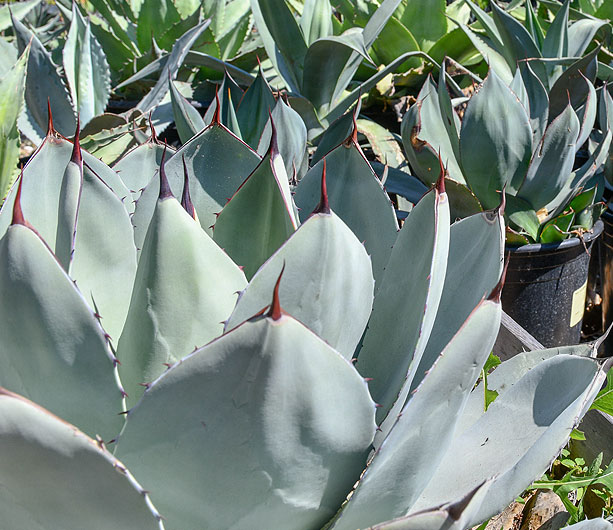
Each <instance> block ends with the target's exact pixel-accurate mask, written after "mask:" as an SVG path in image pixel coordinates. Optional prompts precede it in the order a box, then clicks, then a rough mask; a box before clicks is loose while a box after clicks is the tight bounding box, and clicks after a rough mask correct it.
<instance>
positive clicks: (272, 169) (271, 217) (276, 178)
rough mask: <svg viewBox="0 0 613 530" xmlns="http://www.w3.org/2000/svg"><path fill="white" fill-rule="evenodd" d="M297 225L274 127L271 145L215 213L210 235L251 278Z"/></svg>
mask: <svg viewBox="0 0 613 530" xmlns="http://www.w3.org/2000/svg"><path fill="white" fill-rule="evenodd" d="M296 228H298V218H297V215H296V212H295V206H294V201H293V200H292V196H291V193H290V189H289V181H288V178H287V173H286V172H285V166H284V164H283V160H282V158H281V156H280V155H279V150H278V146H277V138H276V133H275V131H274V130H273V133H272V137H271V141H270V147H269V148H268V152H267V153H266V155H264V158H262V161H261V162H260V164H259V165H258V167H256V168H255V169H254V170H253V173H251V175H249V176H248V177H247V179H246V180H245V181H244V182H243V183H242V184H241V186H240V187H239V188H238V190H237V191H236V193H235V194H234V195H233V196H232V198H231V199H230V202H228V204H226V205H225V206H224V208H223V209H222V210H221V212H220V213H219V215H218V217H217V221H216V222H215V227H214V229H213V239H214V240H215V242H216V243H217V244H218V245H219V246H220V247H222V248H223V249H224V250H225V251H226V252H227V253H228V254H229V255H230V257H231V258H232V259H233V260H234V262H235V263H237V264H238V265H240V266H241V267H244V270H245V275H246V276H247V278H251V277H252V276H253V275H254V274H255V272H256V271H257V270H258V269H259V268H260V266H261V265H262V264H263V263H264V262H265V261H266V260H267V259H268V258H269V257H270V256H271V255H272V254H273V253H274V252H275V250H277V249H278V248H279V247H280V246H281V245H282V244H283V243H284V242H285V240H286V239H287V238H288V237H289V236H290V235H291V234H293V233H294V231H295V230H296Z"/></svg>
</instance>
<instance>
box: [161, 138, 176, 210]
mask: <svg viewBox="0 0 613 530" xmlns="http://www.w3.org/2000/svg"><path fill="white" fill-rule="evenodd" d="M167 147H168V144H164V151H163V152H162V161H161V162H160V197H159V198H160V199H168V198H169V197H174V195H173V194H172V190H171V189H170V184H168V179H167V178H166V170H165V169H164V163H165V161H166V148H167Z"/></svg>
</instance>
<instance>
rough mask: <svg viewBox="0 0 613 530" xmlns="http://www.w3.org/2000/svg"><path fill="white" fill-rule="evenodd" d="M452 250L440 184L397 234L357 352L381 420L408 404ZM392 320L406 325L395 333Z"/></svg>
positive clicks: (447, 216) (445, 202)
mask: <svg viewBox="0 0 613 530" xmlns="http://www.w3.org/2000/svg"><path fill="white" fill-rule="evenodd" d="M448 251H449V202H448V200H447V195H446V194H445V193H444V190H440V191H439V189H436V188H435V189H433V190H431V191H430V192H429V193H428V194H426V195H425V196H424V197H423V198H422V200H421V201H419V202H418V203H417V205H416V206H415V207H414V208H413V210H412V211H411V213H410V214H409V217H408V218H407V219H406V221H405V222H404V225H403V226H402V229H401V230H400V232H399V233H398V237H397V239H396V242H395V243H394V247H393V249H392V252H391V255H390V258H389V261H388V263H387V265H386V267H385V271H384V273H383V279H382V280H381V283H380V285H379V286H378V288H377V291H376V294H375V302H374V305H373V312H372V315H371V317H370V322H369V324H368V329H367V331H366V334H365V337H364V340H363V344H362V348H361V349H360V352H359V354H358V361H357V364H356V367H357V369H358V370H359V371H360V373H361V374H362V375H363V376H364V377H371V378H373V380H372V381H371V382H370V385H369V388H370V392H371V394H372V396H373V399H374V400H375V401H376V402H377V403H378V404H379V405H380V408H379V410H378V413H377V417H378V423H381V421H382V420H383V419H384V418H385V417H386V416H388V414H390V411H391V410H392V407H393V406H395V407H396V408H397V410H396V411H395V414H393V413H392V414H391V416H393V419H394V420H395V416H396V414H398V413H399V412H400V409H401V408H402V406H403V405H404V401H405V399H406V397H407V394H408V386H409V385H410V380H411V379H412V378H413V375H414V373H415V370H416V369H417V366H418V365H419V361H420V359H421V356H422V354H423V352H424V350H425V348H426V345H427V343H428V337H429V336H430V332H431V330H432V327H433V325H434V320H435V318H436V313H437V309H438V306H439V302H440V298H441V295H442V290H443V284H444V281H445V273H446V270H447V254H448ZM392 321H395V322H402V325H401V326H399V327H398V330H397V333H394V334H392V335H390V334H389V323H390V322H392ZM407 381H409V383H407ZM402 394H403V395H402ZM399 396H400V397H399ZM392 422H393V420H392ZM389 427H391V425H388V428H389ZM385 434H387V433H384V434H383V436H384V435H385Z"/></svg>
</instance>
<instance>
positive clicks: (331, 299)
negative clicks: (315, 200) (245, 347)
mask: <svg viewBox="0 0 613 530" xmlns="http://www.w3.org/2000/svg"><path fill="white" fill-rule="evenodd" d="M281 269H283V271H284V272H283V278H284V281H283V282H282V283H281V286H280V291H279V292H280V296H281V299H282V300H283V307H284V308H285V310H286V311H288V312H289V313H290V314H292V315H293V316H294V318H296V319H297V320H299V321H300V322H302V323H303V324H304V325H305V326H306V327H308V328H309V329H310V330H311V331H313V332H314V333H316V334H317V335H318V336H319V337H321V338H322V339H324V340H325V341H326V342H327V343H328V344H329V345H330V346H332V347H333V348H334V349H335V350H337V351H338V352H339V353H340V354H341V355H343V357H345V358H346V359H348V360H351V358H352V357H353V355H354V352H355V349H356V346H357V344H358V342H359V341H360V338H361V337H362V334H363V333H364V329H365V328H366V323H367V322H368V318H369V317H370V311H371V309H372V301H373V291H374V279H373V276H372V267H371V264H370V258H369V257H368V255H367V254H366V250H365V249H364V246H363V245H362V243H361V242H360V241H359V240H358V239H357V238H356V237H355V236H354V235H353V233H352V232H351V230H349V228H348V227H347V225H345V223H343V221H342V220H341V219H340V218H339V217H337V216H336V214H334V213H333V212H332V211H331V210H330V209H329V207H326V202H325V200H324V201H323V202H322V205H321V206H320V208H318V209H317V210H316V212H315V213H313V215H311V217H309V219H308V220H307V221H305V222H304V223H303V224H302V225H301V226H300V227H299V228H298V230H296V232H295V233H294V234H292V235H291V236H290V238H289V239H288V240H287V241H286V242H285V243H284V244H283V245H282V246H281V247H280V248H279V249H278V250H277V251H276V252H275V253H274V254H273V255H272V256H271V257H270V259H269V260H268V261H266V263H264V265H262V267H261V268H260V269H259V270H258V272H257V273H256V274H255V276H254V277H253V278H252V279H251V282H249V285H248V286H247V288H246V289H245V291H244V292H242V293H240V295H239V299H238V302H237V304H236V307H235V309H234V311H233V312H232V315H231V316H230V318H229V319H228V322H227V323H226V330H230V329H233V328H235V327H236V326H237V325H239V324H240V323H241V322H243V321H245V320H247V319H248V318H250V317H251V316H253V315H255V314H256V313H257V312H258V311H260V310H261V309H262V308H263V307H265V306H266V305H267V304H268V303H269V301H270V300H269V298H270V293H271V291H272V289H273V287H274V285H275V282H276V280H277V277H278V275H279V271H280V270H281ZM347 308H351V311H347Z"/></svg>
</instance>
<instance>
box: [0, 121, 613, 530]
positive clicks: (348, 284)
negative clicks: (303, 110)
mask: <svg viewBox="0 0 613 530" xmlns="http://www.w3.org/2000/svg"><path fill="white" fill-rule="evenodd" d="M282 130H283V127H279V128H277V127H276V126H275V124H274V123H272V122H271V123H270V144H269V147H268V149H267V151H266V153H265V154H264V155H263V156H260V155H258V154H257V153H256V152H255V151H254V150H252V149H251V148H249V147H248V146H247V145H246V144H244V143H243V142H241V141H240V140H239V139H238V138H237V137H236V136H234V135H233V134H232V133H231V132H230V131H229V130H228V129H227V128H226V127H224V126H223V125H222V124H221V123H220V121H219V112H218V113H217V117H216V118H215V119H213V121H212V122H211V124H210V125H208V126H207V127H206V128H205V129H204V130H203V131H202V132H200V133H199V134H198V135H197V136H196V137H194V138H193V139H191V140H190V141H188V142H187V143H186V144H185V145H184V146H183V147H182V148H181V149H180V150H179V151H177V152H176V153H174V154H172V156H170V155H171V153H170V152H167V153H166V156H167V157H168V160H166V161H164V160H162V161H161V165H160V167H159V175H155V174H153V175H151V182H149V183H148V184H147V185H146V186H145V187H144V189H143V190H142V193H140V195H139V189H135V190H133V191H132V190H131V189H130V188H132V187H139V186H141V184H140V183H141V182H142V180H141V179H142V177H141V176H140V175H129V174H128V173H130V172H134V173H137V171H138V166H137V165H136V164H137V161H142V160H147V163H146V164H142V166H141V167H143V168H144V167H149V168H150V171H151V170H153V171H155V169H154V168H155V167H156V165H157V153H158V149H159V146H157V145H156V144H155V142H152V143H151V144H149V145H148V146H146V148H147V149H146V150H144V149H141V148H137V149H136V150H133V151H131V152H130V153H128V154H127V155H126V156H125V158H124V159H123V160H121V161H119V162H118V163H117V165H116V166H115V167H118V168H121V171H120V173H119V174H118V173H116V172H115V171H113V170H112V169H111V168H109V167H108V166H106V165H105V164H103V163H102V162H100V161H99V160H97V159H96V158H94V157H92V156H91V155H89V154H88V153H87V152H85V151H83V150H82V149H80V146H79V142H78V138H79V135H78V134H77V135H75V142H74V144H71V143H70V142H69V141H67V140H65V139H63V138H62V137H60V136H59V135H57V134H56V133H55V131H54V129H53V125H52V123H50V125H49V127H48V133H47V136H46V138H45V140H44V142H43V144H42V145H41V147H40V148H39V150H38V151H37V153H36V154H35V155H34V157H33V158H32V159H31V160H30V162H29V163H28V164H27V165H26V166H25V168H24V169H23V173H22V176H21V177H20V179H19V182H18V185H16V186H14V187H13V188H12V190H11V192H10V194H9V196H8V197H7V201H6V203H5V205H4V207H3V209H2V210H0V233H2V234H3V236H2V238H1V239H0V297H2V299H3V300H10V301H11V303H10V305H9V304H8V303H5V304H2V305H1V306H0V385H1V386H2V387H4V389H3V390H1V391H0V480H1V481H2V483H3V484H4V485H6V487H4V488H2V490H1V491H0V510H1V511H2V514H3V524H4V525H5V526H7V527H8V528H24V527H30V528H45V529H47V528H62V529H64V530H71V529H73V528H74V529H77V528H79V529H81V528H83V527H84V526H88V527H96V528H100V529H106V528H109V529H110V528H131V529H137V528H158V530H159V529H163V528H168V529H186V528H204V527H214V528H297V529H311V528H313V529H317V528H321V527H324V526H326V525H328V527H330V528H335V529H338V530H344V529H351V530H354V529H356V528H365V527H373V528H380V529H383V528H388V529H392V528H408V529H412V528H415V529H417V528H420V529H423V528H428V529H430V528H432V529H439V528H458V529H463V528H467V527H470V526H471V525H473V524H475V523H477V522H480V521H483V520H484V519H486V518H487V517H489V516H490V515H492V514H494V513H496V512H497V511H499V510H501V509H502V508H504V506H505V505H506V503H507V502H509V501H510V500H512V499H513V498H514V496H515V495H517V494H518V493H520V492H521V491H522V490H523V489H524V488H525V487H526V486H527V485H528V484H529V483H530V482H531V481H532V480H533V479H535V478H537V477H538V476H540V474H541V473H542V471H543V470H544V469H545V468H546V467H547V465H548V464H549V463H550V462H551V461H552V459H553V458H554V457H555V456H556V454H557V452H558V451H559V449H560V448H561V447H562V446H563V445H564V444H565V442H566V440H567V439H568V436H569V434H570V432H571V430H572V428H573V427H574V426H575V425H576V423H577V422H578V421H579V419H580V418H581V416H582V414H583V413H584V412H585V411H586V410H587V409H588V408H589V405H590V403H591V401H592V399H593V398H594V396H595V395H596V393H597V391H598V389H599V387H600V386H601V383H602V381H603V380H604V378H605V374H606V370H607V369H608V367H609V363H603V362H602V361H597V360H596V359H594V358H592V356H593V355H594V352H595V349H594V346H593V345H582V346H576V347H571V348H566V349H564V348H562V349H553V350H543V351H538V352H530V353H526V354H524V355H523V356H521V358H520V359H513V360H511V361H507V362H506V363H503V364H502V365H501V366H500V367H499V368H498V369H497V370H496V372H494V374H493V375H492V376H491V377H490V378H489V379H488V384H489V385H496V388H497V389H498V392H499V397H498V398H497V399H496V401H495V402H494V403H492V404H491V405H490V406H489V407H488V408H487V411H485V412H484V410H483V398H482V396H483V390H482V388H480V387H479V386H477V388H476V389H475V391H473V388H475V385H476V383H477V380H478V378H479V374H480V372H481V367H482V366H483V364H484V363H485V361H486V359H487V357H488V356H489V354H490V351H491V348H492V346H493V344H494V341H495V339H496V336H497V333H498V326H499V323H500V317H501V309H500V301H499V297H500V291H501V286H502V280H501V268H502V267H501V266H502V263H501V257H502V247H503V226H504V225H503V216H502V211H501V208H497V209H494V210H492V211H488V212H484V213H479V214H476V215H474V216H471V217H468V218H466V219H463V220H461V221H459V222H457V223H455V224H453V225H452V226H450V223H449V205H448V199H447V195H446V193H445V189H444V185H443V182H444V180H443V178H442V176H441V178H439V180H438V183H437V185H436V186H435V187H433V188H432V189H431V190H430V191H429V192H428V193H427V194H426V195H425V196H424V197H423V198H422V200H421V201H419V202H418V204H417V205H416V206H415V208H414V209H413V210H412V212H411V213H410V215H409V216H408V218H407V219H406V221H405V222H404V224H403V226H402V228H401V229H400V230H399V231H398V232H397V234H396V233H394V234H393V235H394V236H395V237H393V238H392V241H391V245H392V247H391V248H390V249H388V256H387V259H385V260H383V257H382V254H380V252H383V249H379V250H377V252H379V254H378V258H377V259H379V260H382V261H384V262H385V263H384V264H383V266H382V267H381V268H380V269H378V272H376V273H375V275H374V276H373V270H372V266H371V260H370V258H369V256H368V253H367V249H369V247H370V248H375V249H377V248H379V247H378V246H377V244H376V243H373V241H372V238H373V237H374V235H367V236H362V235H359V236H358V237H356V235H354V233H353V230H354V228H353V227H355V231H356V233H358V232H359V230H361V229H363V227H364V226H365V225H366V222H365V221H364V219H363V218H364V217H367V218H368V220H369V221H368V222H371V223H372V222H374V223H379V222H380V219H381V218H385V216H386V215H388V214H387V213H384V212H386V210H385V208H389V209H390V212H389V214H390V215H393V209H392V207H391V205H390V204H389V203H383V202H382V199H383V197H380V198H376V199H375V198H374V193H375V191H370V192H368V193H370V196H369V195H368V193H366V192H365V191H364V190H377V191H376V193H381V194H383V188H382V187H381V185H380V183H378V182H377V177H376V176H375V174H374V173H373V172H372V170H370V169H369V168H368V165H367V162H366V160H365V159H364V158H363V155H362V153H361V151H360V149H359V147H358V146H357V143H356V142H355V133H354V132H353V131H352V133H351V135H350V137H349V138H347V139H346V140H344V141H343V142H342V143H341V144H340V145H338V146H336V147H334V148H333V149H332V150H331V151H330V152H329V153H327V154H326V156H325V157H323V158H322V160H321V162H320V163H318V165H316V166H315V167H314V168H312V169H311V170H310V172H309V173H307V175H305V177H304V178H303V179H302V181H301V182H300V184H299V185H298V188H297V192H296V197H297V199H299V200H300V201H304V202H303V204H304V205H305V206H304V208H303V210H304V209H306V208H307V207H308V206H307V205H309V204H310V202H309V201H310V200H311V193H312V191H311V189H310V186H314V182H315V181H318V182H317V184H318V189H317V191H318V201H317V203H316V204H315V205H313V206H312V207H309V209H311V210H312V212H313V213H312V215H311V216H310V217H308V218H307V216H306V215H305V213H304V212H301V213H300V215H298V214H297V211H296V208H295V205H294V203H293V199H292V196H291V194H290V193H289V189H288V179H287V174H286V172H285V163H284V161H283V159H282V158H281V156H280V154H279V149H278V145H279V144H280V143H281V142H280V141H279V140H278V139H277V135H278V134H282V133H281V131H282ZM141 147H142V146H141ZM163 158H164V156H163ZM352 178H353V181H352V180H351V179H352ZM369 179H370V180H369ZM124 180H125V182H124ZM301 186H304V188H302V189H301ZM375 186H376V187H375ZM352 187H353V188H355V189H356V191H358V190H359V193H356V195H355V196H354V197H351V192H350V190H351V188H352ZM179 191H180V195H181V202H180V203H179V201H178V200H177V199H176V198H175V196H177V197H178V196H179ZM133 192H134V196H137V197H138V199H137V202H136V205H135V204H134V203H133V200H132V197H133ZM228 196H230V197H231V198H230V201H229V202H228V203H227V204H226V198H227V197H228ZM151 197H152V198H153V200H151ZM348 199H350V200H348ZM366 201H370V202H369V203H367V202H366ZM377 201H379V202H380V205H379V206H376V208H371V206H373V205H375V204H377ZM343 203H344V204H343ZM384 204H385V205H384ZM337 209H338V211H339V212H340V214H341V215H337V214H336V213H335V210H337ZM371 210H373V211H371ZM132 212H134V214H133V223H134V227H135V228H134V233H133V231H132V226H131V225H130V215H131V213H132ZM216 213H218V214H219V215H218V216H216V215H215V214H216ZM360 216H362V220H360ZM301 220H302V224H300V221H301ZM387 222H391V221H387ZM394 222H395V221H394ZM139 223H140V224H139ZM211 224H214V227H209V225H211ZM139 226H140V228H139ZM381 226H384V225H381ZM137 229H139V230H140V232H139V231H138V230H137ZM386 230H387V229H386ZM365 233H368V232H365ZM368 234H372V232H371V233H368ZM375 235H376V234H375ZM211 236H212V237H211ZM362 237H366V241H365V242H364V244H362V241H361V238H362ZM134 238H135V239H134ZM135 240H136V241H137V243H136V245H135V243H134V241H135ZM221 241H223V245H224V246H225V247H226V248H225V251H226V252H224V251H223V250H222V249H221V248H220V247H219V246H218V245H217V242H221ZM254 242H256V244H254ZM137 247H138V249H140V250H137ZM262 248H265V249H266V252H264V253H263V252H262ZM238 265H241V266H244V267H245V273H243V272H241V270H240V267H239V266H238ZM375 278H376V282H375ZM247 279H249V283H247ZM235 290H238V291H239V294H238V299H237V300H236V298H235V294H234V293H233V291H235ZM222 319H225V320H224V322H223V323H220V322H219V321H220V320H222ZM26 322H27V325H26V324H24V323H26ZM211 339H212V340H211ZM203 344H205V345H204V346H202V345H203ZM194 346H196V348H195V349H194ZM356 359H357V360H356ZM164 363H165V364H164ZM481 384H483V383H481ZM30 400H31V401H30ZM126 401H127V404H126ZM35 403H37V404H35ZM375 403H376V404H375ZM42 407H44V408H42ZM118 412H119V413H122V414H117V413H118ZM59 418H63V419H62V420H60V419H59ZM66 422H69V423H66ZM79 429H82V430H79ZM518 433H521V436H518ZM111 441H112V442H113V443H114V444H115V445H114V451H113V454H111V453H110V452H109V450H108V449H107V448H106V445H107V444H110V443H111ZM459 454H461V455H466V458H464V459H461V460H458V458H457V455H459ZM118 459H120V460H118ZM451 461H452V463H453V465H451V463H450V462H451ZM475 462H478V463H479V465H475ZM128 470H129V471H128ZM137 481H138V482H137ZM356 483H357V484H356ZM51 485H52V487H51ZM109 505H112V506H113V509H112V510H109V508H108V507H109Z"/></svg>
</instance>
